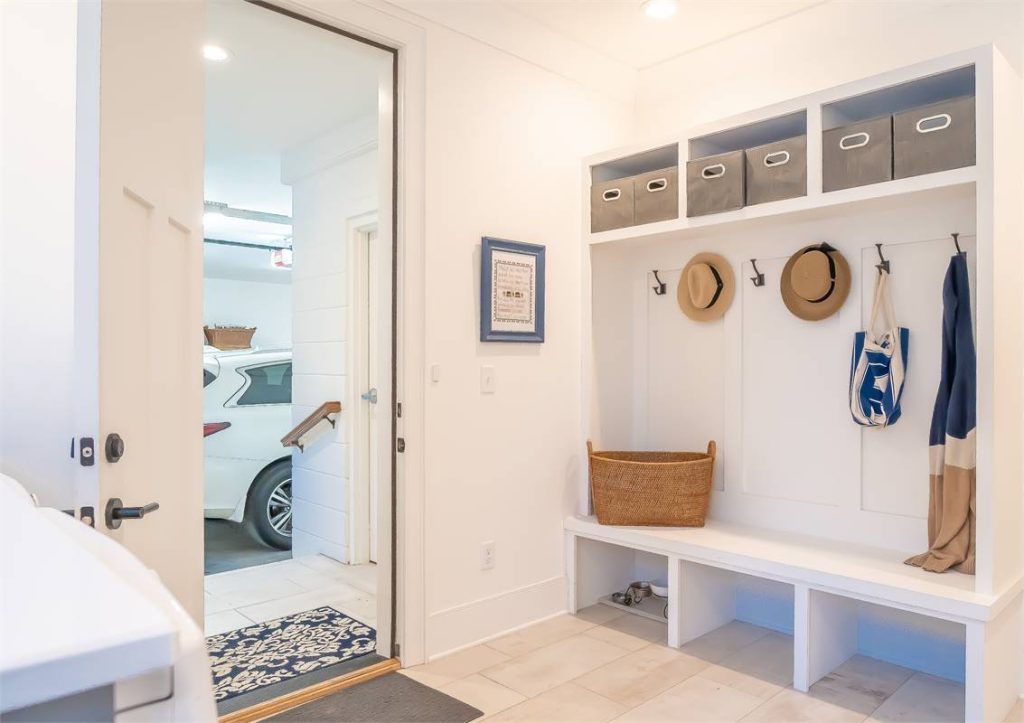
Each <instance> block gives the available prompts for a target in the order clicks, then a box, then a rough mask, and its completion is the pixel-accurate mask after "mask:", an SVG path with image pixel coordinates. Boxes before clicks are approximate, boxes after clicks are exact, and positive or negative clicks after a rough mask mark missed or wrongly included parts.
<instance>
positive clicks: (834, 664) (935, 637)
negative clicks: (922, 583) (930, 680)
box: [794, 589, 967, 691]
mask: <svg viewBox="0 0 1024 723" xmlns="http://www.w3.org/2000/svg"><path fill="white" fill-rule="evenodd" d="M804 606H806V607H805V608H804ZM798 608H801V610H800V613H799V614H798V618H797V619H798V622H799V625H798V630H797V635H796V641H795V644H796V646H797V654H796V674H795V677H794V686H795V687H796V688H797V690H802V691H807V690H808V689H809V688H810V687H811V686H812V685H814V683H816V682H817V681H819V680H821V679H822V678H824V677H825V676H826V675H828V674H829V673H831V672H832V671H833V670H835V669H836V668H838V667H839V666H840V665H842V664H843V663H845V662H846V661H847V660H849V659H850V658H852V657H853V656H854V655H862V656H865V657H868V658H875V659H877V660H883V661H885V662H887V663H893V664H895V665H899V666H901V667H904V668H909V669H911V670H915V671H918V672H922V673H928V674H929V675H935V676H938V677H940V678H947V679H949V680H953V681H955V682H958V683H964V681H965V678H966V657H967V627H966V625H965V624H964V623H960V622H955V621H952V620H946V619H942V618H938V617H934V616H930V615H924V614H921V613H917V612H911V611H907V610H902V609H899V608H893V607H888V606H884V605H878V604H875V603H870V602H864V601H862V600H857V599H854V598H850V597H845V596H842V595H835V594H832V593H828V592H823V591H821V590H815V589H803V590H801V591H800V592H799V593H798Z"/></svg>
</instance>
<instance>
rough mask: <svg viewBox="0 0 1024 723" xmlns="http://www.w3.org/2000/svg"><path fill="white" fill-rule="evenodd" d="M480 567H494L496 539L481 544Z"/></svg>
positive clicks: (484, 568)
mask: <svg viewBox="0 0 1024 723" xmlns="http://www.w3.org/2000/svg"><path fill="white" fill-rule="evenodd" d="M480 569H481V570H493V569H494V540H489V541H487V542H485V543H483V545H481V546H480Z"/></svg>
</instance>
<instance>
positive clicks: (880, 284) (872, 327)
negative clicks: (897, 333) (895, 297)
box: [868, 269, 896, 337]
mask: <svg viewBox="0 0 1024 723" xmlns="http://www.w3.org/2000/svg"><path fill="white" fill-rule="evenodd" d="M879 312H881V313H882V315H883V316H884V320H885V326H884V327H883V328H882V330H881V332H876V328H877V326H878V315H879ZM894 328H896V314H895V312H894V311H893V308H892V296H891V295H890V294H889V272H888V271H885V270H883V269H879V271H878V279H877V280H876V281H875V300H874V303H872V305H871V319H870V321H869V322H868V332H869V333H870V335H871V336H872V337H875V336H876V334H877V333H882V334H884V333H885V332H886V331H888V330H889V329H894Z"/></svg>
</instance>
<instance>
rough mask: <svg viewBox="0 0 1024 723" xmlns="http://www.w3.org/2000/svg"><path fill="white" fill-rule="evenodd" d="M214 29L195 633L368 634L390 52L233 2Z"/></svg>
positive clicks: (373, 590) (213, 14)
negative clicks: (200, 601)
mask: <svg viewBox="0 0 1024 723" xmlns="http://www.w3.org/2000/svg"><path fill="white" fill-rule="evenodd" d="M207 28H208V34H207V42H208V45H207V46H206V47H205V48H204V56H205V59H206V60H205V77H206V89H205V98H206V110H205V131H206V149H205V152H206V156H205V188H204V196H205V207H204V210H205V213H204V217H203V226H204V229H203V230H204V245H203V246H204V254H203V260H204V275H203V276H204V278H203V287H204V288H203V295H204V304H203V323H204V335H205V347H204V405H203V406H204V409H203V414H204V419H203V422H204V429H203V433H204V473H205V480H204V486H205V495H204V497H205V505H204V507H205V512H204V515H205V517H206V520H205V573H206V577H205V601H206V609H205V633H206V635H207V636H208V637H209V636H212V637H209V640H211V641H215V640H220V639H221V637H222V636H230V635H232V634H233V631H238V630H241V629H248V628H251V627H252V626H257V625H260V624H265V623H268V622H271V621H278V620H279V619H282V618H285V617H287V616H296V615H305V614H308V612H309V611H314V610H318V609H322V608H324V607H325V606H326V607H329V608H332V609H333V610H335V611H338V612H339V613H342V614H344V615H345V616H348V617H350V618H352V619H353V620H355V621H357V622H359V623H363V624H365V625H366V626H369V627H370V628H371V629H376V628H377V625H378V608H379V607H380V601H379V600H378V596H377V590H378V584H377V579H378V574H379V572H378V566H377V565H376V554H377V544H376V536H377V534H378V530H377V524H376V516H377V514H378V513H379V510H378V509H377V506H376V498H377V494H376V485H377V484H378V483H379V480H380V479H384V480H385V481H386V482H389V481H390V475H383V476H382V475H380V474H379V472H380V470H381V469H382V467H381V466H380V465H379V464H378V462H377V458H376V457H374V449H375V447H373V446H371V445H376V444H377V441H378V438H377V436H376V431H375V430H376V427H375V419H376V418H375V417H374V414H375V410H374V409H373V407H374V406H375V403H376V402H377V400H378V397H377V394H376V393H375V392H376V390H375V386H383V385H387V386H390V381H388V380H385V379H384V378H383V377H382V378H381V379H380V380H378V379H377V378H376V377H377V375H378V371H377V365H376V362H377V359H378V358H382V357H381V355H380V354H378V353H377V352H376V347H373V348H371V344H373V345H377V346H380V345H381V344H382V343H383V342H384V341H385V340H384V338H383V336H382V335H381V334H380V333H378V330H377V329H376V328H375V324H376V322H377V319H378V318H379V317H378V314H380V312H381V311H384V310H382V309H378V308H376V304H377V297H378V296H379V294H377V292H378V291H380V287H379V284H378V283H377V263H376V261H377V259H376V249H377V245H378V242H377V208H378V187H379V184H380V181H381V178H380V176H381V174H380V172H379V170H378V137H379V135H380V132H379V128H378V125H379V120H380V119H379V115H380V114H379V110H378V105H379V103H380V102H381V98H382V97H383V96H382V93H381V87H382V85H381V84H382V83H390V82H391V74H392V68H391V64H392V58H391V55H390V54H389V53H387V52H384V51H381V50H379V49H377V48H373V47H369V46H366V45H364V44H362V43H360V42H358V41H355V40H352V39H349V38H346V37H342V36H340V35H337V34H334V33H330V32H325V31H324V30H322V29H320V28H316V27H313V26H310V25H308V24H305V23H303V22H300V21H297V20H295V19H293V18H289V17H286V16H284V15H282V14H279V13H275V12H272V11H269V10H267V9H265V8H261V7H258V6H255V5H252V4H249V3H245V2H240V1H235V2H225V3H211V4H210V6H209V9H208V17H207ZM325 69H329V71H325ZM325 78H330V79H331V82H330V84H329V85H325V81H324V79H325ZM388 102H390V96H389V97H388ZM374 294H377V295H376V296H375V295H374ZM385 315H386V316H387V317H388V318H390V312H389V311H386V313H385ZM386 341H387V342H388V343H390V339H389V338H388V339H387V340H386ZM384 372H386V373H388V374H389V373H390V372H389V370H387V369H385V370H384ZM357 385H358V386H357ZM325 410H327V411H325ZM382 413H383V412H382ZM289 435H291V437H290V438H288V439H286V437H289ZM378 446H379V445H378ZM275 624H276V623H275ZM371 632H372V630H371ZM363 652H365V651H363ZM368 657H369V658H376V656H372V655H371V656H368ZM215 684H217V683H216V681H215Z"/></svg>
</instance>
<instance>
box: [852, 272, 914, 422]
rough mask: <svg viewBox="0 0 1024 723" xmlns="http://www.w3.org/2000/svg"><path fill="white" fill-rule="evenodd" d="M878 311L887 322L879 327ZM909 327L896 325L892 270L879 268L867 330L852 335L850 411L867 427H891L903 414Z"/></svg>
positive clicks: (856, 419)
mask: <svg viewBox="0 0 1024 723" xmlns="http://www.w3.org/2000/svg"><path fill="white" fill-rule="evenodd" d="M879 315H882V316H884V322H885V326H884V328H883V329H882V330H881V331H879V330H878V322H879ZM909 346H910V331H909V330H908V329H905V328H904V327H901V326H897V325H896V317H895V314H893V310H892V299H891V298H890V296H889V272H888V271H884V270H879V272H878V281H877V283H876V285H875V301H874V304H872V306H871V319H870V321H869V322H868V328H867V331H859V332H857V333H856V334H855V335H854V337H853V359H852V360H851V363H850V412H851V413H852V414H853V421H855V422H856V423H857V424H860V425H861V426H864V427H888V426H889V425H890V424H895V423H896V421H897V420H898V419H899V418H900V397H901V396H902V395H903V382H904V379H905V378H906V373H907V352H908V349H909Z"/></svg>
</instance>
